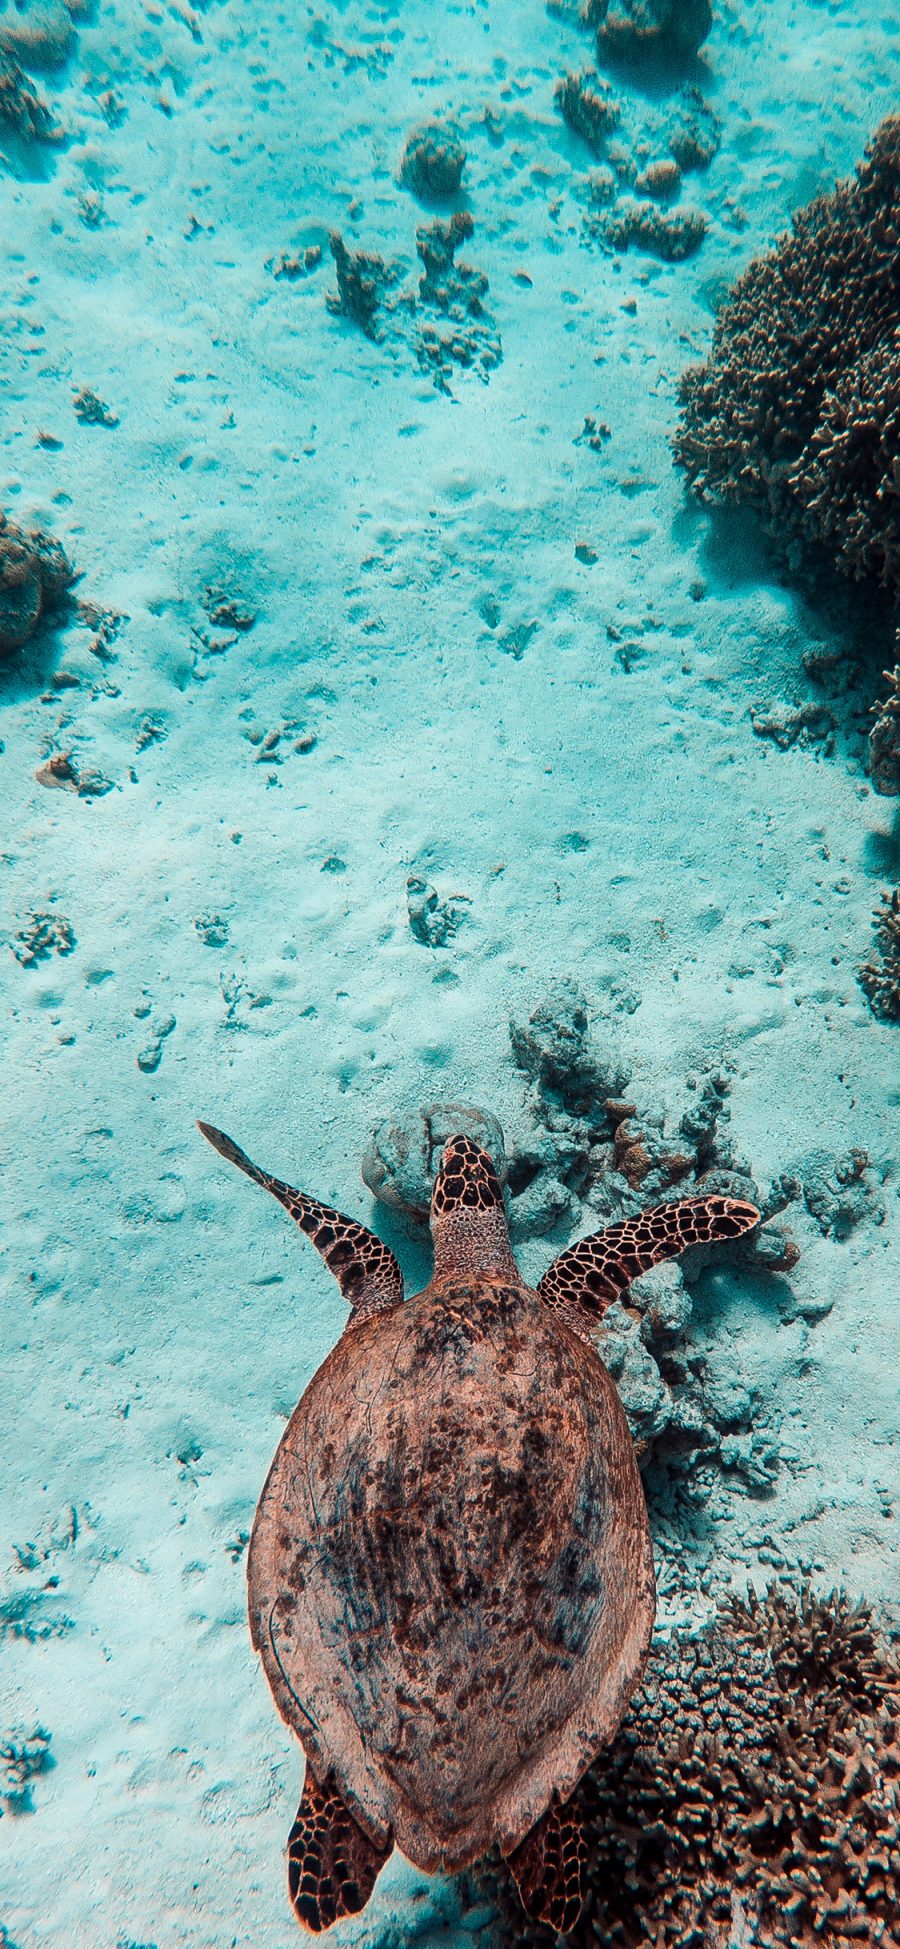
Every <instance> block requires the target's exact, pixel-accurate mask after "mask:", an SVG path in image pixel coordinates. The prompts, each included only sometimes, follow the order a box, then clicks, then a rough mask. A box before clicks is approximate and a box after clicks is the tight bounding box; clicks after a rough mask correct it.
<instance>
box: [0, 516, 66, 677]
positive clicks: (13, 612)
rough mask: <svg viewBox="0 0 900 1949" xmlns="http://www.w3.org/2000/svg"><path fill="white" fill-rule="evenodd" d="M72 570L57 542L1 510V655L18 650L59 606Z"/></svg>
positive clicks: (38, 529)
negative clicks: (24, 526)
mask: <svg viewBox="0 0 900 1949" xmlns="http://www.w3.org/2000/svg"><path fill="white" fill-rule="evenodd" d="M74 579H75V578H74V573H73V570H72V568H71V567H70V565H69V562H68V560H67V558H66V556H65V554H64V553H63V550H62V549H61V547H60V545H59V543H58V542H57V541H53V540H52V539H51V537H50V536H49V535H45V534H44V533H42V531H41V529H40V528H28V529H25V528H19V527H18V526H17V525H16V523H15V522H14V521H10V520H9V518H8V516H6V515H5V514H0V657H3V656H7V655H9V654H10V652H11V651H13V650H20V649H21V648H22V646H23V644H24V643H27V642H28V639H29V637H30V636H33V635H34V632H35V630H36V629H37V627H38V624H39V623H40V621H41V620H42V618H43V617H44V616H47V615H51V614H52V613H53V611H54V610H57V609H59V608H60V607H61V605H62V603H63V600H64V598H65V596H66V594H67V592H68V590H69V589H70V587H71V585H72V583H73V581H74Z"/></svg>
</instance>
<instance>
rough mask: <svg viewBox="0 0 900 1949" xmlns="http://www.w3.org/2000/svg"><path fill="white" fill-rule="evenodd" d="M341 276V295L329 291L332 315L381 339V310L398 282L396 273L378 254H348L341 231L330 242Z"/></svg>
mask: <svg viewBox="0 0 900 1949" xmlns="http://www.w3.org/2000/svg"><path fill="white" fill-rule="evenodd" d="M329 243H330V245H331V255H332V257H333V258H334V268H335V271H336V273H337V281H338V288H337V292H336V293H334V292H331V291H329V292H328V293H327V296H326V299H325V302H326V304H327V305H328V308H329V311H333V312H335V313H338V314H340V315H341V316H342V317H344V318H350V319H352V321H353V323H354V324H355V325H358V326H359V328H360V331H363V332H365V335H366V337H367V338H372V339H377V338H378V336H379V320H378V310H379V306H380V304H381V301H382V299H383V297H384V294H385V292H386V291H387V290H389V288H390V286H391V285H392V284H394V283H395V282H396V278H397V272H396V269H395V268H394V267H393V266H391V265H388V264H386V263H385V261H384V258H383V257H379V256H378V254H377V252H371V251H365V250H348V249H347V246H346V244H345V243H344V240H343V238H342V236H341V234H340V231H338V230H335V231H333V232H332V235H331V237H330V238H329Z"/></svg>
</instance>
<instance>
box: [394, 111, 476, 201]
mask: <svg viewBox="0 0 900 1949" xmlns="http://www.w3.org/2000/svg"><path fill="white" fill-rule="evenodd" d="M465 166H466V151H465V147H464V144H463V142H462V139H461V137H460V134H459V131H458V130H457V129H455V128H454V127H453V126H452V125H451V124H450V123H446V124H442V123H439V122H423V123H421V124H420V126H419V127H418V128H415V129H413V130H412V132H411V134H410V135H409V137H408V138H407V143H406V147H405V149H404V151H403V155H402V158H401V161H400V181H401V183H403V185H404V187H405V188H406V189H408V190H411V191H412V193H413V195H414V196H418V197H419V198H421V199H422V200H423V201H426V202H427V201H429V200H432V199H433V200H435V201H437V200H440V199H445V198H449V197H452V196H456V195H457V194H458V192H459V188H460V184H461V183H462V173H463V170H464V168H465Z"/></svg>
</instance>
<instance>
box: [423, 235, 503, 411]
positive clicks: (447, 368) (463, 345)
mask: <svg viewBox="0 0 900 1949" xmlns="http://www.w3.org/2000/svg"><path fill="white" fill-rule="evenodd" d="M473 229H474V224H473V222H472V218H471V217H470V215H469V212H468V210H457V211H456V212H455V213H454V215H453V216H452V217H450V218H449V220H448V221H447V222H446V223H444V222H442V221H441V220H440V218H438V219H436V221H435V222H434V223H428V224H423V225H421V226H420V227H419V229H418V230H417V231H416V250H417V252H418V255H419V257H420V259H421V261H422V265H423V270H422V275H421V277H420V279H419V294H418V302H419V305H420V306H424V307H425V308H427V309H428V310H430V311H433V312H436V313H438V314H439V315H440V316H441V317H442V318H446V319H447V320H448V321H449V325H448V327H447V328H444V327H441V326H438V325H435V324H432V323H430V322H429V321H423V322H422V324H421V325H420V329H419V341H418V356H419V362H420V364H421V365H423V366H425V367H426V368H427V369H428V370H429V371H430V372H431V374H432V377H433V379H434V382H435V385H436V386H437V387H438V389H439V390H440V391H441V392H448V391H449V378H450V373H451V371H452V368H453V367H454V366H468V367H471V368H472V369H473V370H475V371H476V372H478V374H479V376H480V377H481V378H482V379H487V377H488V374H489V372H490V371H491V369H492V368H493V367H494V366H496V365H499V363H500V359H501V357H502V351H501V346H500V339H499V337H498V335H497V333H496V331H495V330H494V327H493V325H492V324H491V321H490V319H489V317H488V314H487V312H486V310H485V305H484V299H485V298H486V296H487V290H488V281H487V278H486V277H485V275H484V272H483V271H476V270H474V269H473V267H472V265H471V264H464V263H460V264H457V262H456V252H457V250H458V249H459V246H460V244H461V243H463V242H464V240H465V239H466V238H468V237H471V235H472V231H473Z"/></svg>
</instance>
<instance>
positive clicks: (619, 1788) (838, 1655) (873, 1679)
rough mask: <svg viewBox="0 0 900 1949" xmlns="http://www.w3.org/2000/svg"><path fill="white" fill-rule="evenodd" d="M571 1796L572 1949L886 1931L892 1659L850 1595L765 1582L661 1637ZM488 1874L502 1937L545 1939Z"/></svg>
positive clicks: (892, 1880) (805, 1946) (782, 1941)
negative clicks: (576, 1909) (583, 1867)
mask: <svg viewBox="0 0 900 1949" xmlns="http://www.w3.org/2000/svg"><path fill="white" fill-rule="evenodd" d="M581 1801H582V1805H583V1810H584V1817H585V1824H586V1837H587V1847H588V1867H587V1883H588V1893H587V1900H586V1902H585V1906H584V1909H583V1911H582V1914H581V1917H580V1919H579V1922H578V1924H577V1926H576V1928H575V1930H574V1931H573V1933H572V1935H571V1936H570V1937H569V1938H568V1941H569V1942H570V1943H572V1944H573V1945H575V1946H576V1949H577V1946H578V1945H581V1944H584V1945H586V1949H587V1945H591V1949H596V1945H598V1944H605V1943H608V1944H610V1945H612V1944H615V1945H616V1949H638V1946H639V1945H646V1949H649V1946H650V1945H651V1944H652V1945H653V1949H701V1945H702V1949H736V1945H738V1944H747V1945H750V1944H758V1945H760V1949H762V1945H765V1949H814V1945H823V1949H851V1945H853V1946H854V1949H855V1945H862V1949H875V1945H876V1944H877V1945H879V1949H894V1946H895V1945H896V1941H897V1937H896V1933H895V1929H896V1922H897V1915H898V1913H900V1852H898V1847H897V1817H898V1805H900V1705H898V1671H897V1661H896V1658H895V1656H894V1654H893V1651H892V1649H891V1647H890V1646H889V1645H887V1644H886V1643H885V1642H884V1641H883V1640H882V1639H881V1638H880V1637H879V1635H878V1632H877V1629H876V1626H875V1623H874V1620H873V1618H872V1615H871V1613H870V1612H869V1611H868V1610H867V1609H866V1607H865V1606H863V1605H858V1606H853V1605H851V1604H850V1603H849V1602H848V1600H847V1599H846V1598H845V1597H843V1596H841V1595H833V1596H831V1597H829V1598H820V1597H816V1596H813V1595H812V1594H811V1592H810V1591H809V1590H808V1589H805V1590H804V1591H803V1592H801V1593H800V1594H799V1595H798V1596H789V1595H786V1594H783V1593H780V1592H778V1590H777V1589H776V1587H775V1586H774V1585H773V1586H771V1587H770V1589H769V1591H768V1592H767V1593H766V1595H765V1597H764V1598H761V1599H760V1598H758V1597H756V1596H754V1595H753V1594H752V1593H748V1595H747V1598H746V1599H745V1600H740V1599H731V1600H730V1601H729V1602H728V1603H727V1604H725V1605H724V1606H723V1607H722V1609H721V1611H720V1612H719V1614H718V1616H717V1617H716V1618H715V1620H714V1621H713V1622H712V1623H711V1624H710V1625H708V1626H707V1627H706V1628H705V1629H703V1630H701V1631H700V1632H699V1633H697V1634H695V1635H690V1634H688V1633H687V1632H677V1633H675V1634H674V1635H673V1636H672V1637H670V1638H668V1639H667V1640H666V1641H665V1642H664V1643H663V1642H659V1641H658V1642H657V1644H656V1646H655V1647H654V1650H653V1652H651V1659H650V1665H649V1668H648V1672H647V1675H646V1677H645V1679H644V1682H643V1684H642V1686H641V1688H640V1690H639V1692H638V1693H636V1695H635V1697H634V1699H633V1700H632V1704H631V1708H630V1710H629V1713H628V1716H627V1718H626V1719H625V1722H624V1724H623V1726H622V1729H621V1731H620V1733H619V1735H618V1737H617V1739H616V1741H615V1744H614V1745H613V1747H612V1748H611V1750H610V1751H609V1752H607V1753H604V1754H602V1755H601V1757H600V1758H599V1759H598V1760H597V1761H596V1762H595V1764H594V1765H593V1766H592V1767H591V1769H590V1771H589V1773H588V1774H587V1776H586V1778H585V1780H584V1782H583V1783H582V1788H581ZM504 1873H505V1871H503V1870H500V1869H498V1870H497V1878H498V1881H500V1878H501V1876H503V1875H504ZM500 1885H501V1893H500V1900H501V1910H502V1914H503V1917H504V1921H505V1929H504V1930H503V1933H504V1935H505V1940H506V1942H507V1943H512V1942H517V1943H520V1944H522V1945H525V1944H533V1945H542V1944H545V1943H546V1944H548V1945H549V1943H550V1942H551V1941H552V1937H551V1935H550V1933H549V1931H548V1930H546V1929H544V1928H542V1927H540V1926H539V1925H536V1924H534V1923H531V1922H526V1921H525V1920H524V1918H523V1917H522V1915H521V1911H519V1912H518V1914H517V1913H516V1909H515V1897H514V1895H513V1894H512V1890H511V1889H508V1888H507V1887H506V1885H505V1882H501V1884H500Z"/></svg>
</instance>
